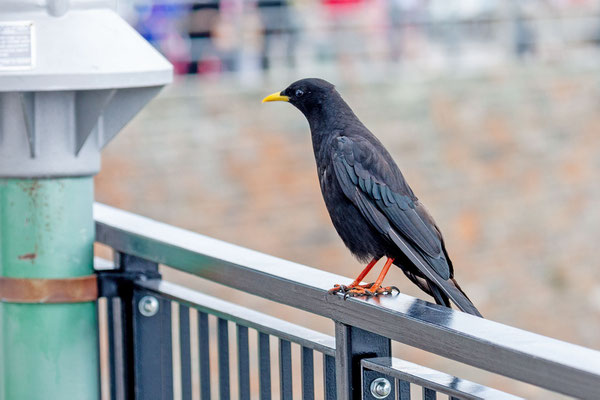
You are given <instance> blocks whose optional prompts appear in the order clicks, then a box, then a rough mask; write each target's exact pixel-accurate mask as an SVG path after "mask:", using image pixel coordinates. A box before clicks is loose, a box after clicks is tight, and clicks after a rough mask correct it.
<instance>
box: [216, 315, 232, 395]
mask: <svg viewBox="0 0 600 400" xmlns="http://www.w3.org/2000/svg"><path fill="white" fill-rule="evenodd" d="M217 339H218V349H219V399H221V400H229V397H230V388H229V329H228V327H227V320H225V319H222V318H219V321H218V326H217Z"/></svg>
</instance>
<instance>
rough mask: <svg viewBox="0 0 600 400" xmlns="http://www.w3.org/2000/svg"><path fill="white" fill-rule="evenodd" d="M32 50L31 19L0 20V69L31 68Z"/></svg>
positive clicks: (32, 61)
mask: <svg viewBox="0 0 600 400" xmlns="http://www.w3.org/2000/svg"><path fill="white" fill-rule="evenodd" d="M34 51H35V49H34V33H33V22H32V21H0V71H14V70H23V69H31V68H33V65H34V58H35V57H34V56H35V53H34Z"/></svg>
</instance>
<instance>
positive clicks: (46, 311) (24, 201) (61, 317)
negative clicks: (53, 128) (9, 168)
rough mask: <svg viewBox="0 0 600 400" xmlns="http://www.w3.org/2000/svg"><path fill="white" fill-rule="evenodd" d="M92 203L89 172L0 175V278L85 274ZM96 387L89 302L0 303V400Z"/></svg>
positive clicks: (67, 394) (82, 392)
mask: <svg viewBox="0 0 600 400" xmlns="http://www.w3.org/2000/svg"><path fill="white" fill-rule="evenodd" d="M92 204H93V179H92V177H82V178H66V179H0V276H4V277H12V278H71V277H78V276H85V275H90V274H92V273H93V243H94V221H93V216H92ZM99 392H100V390H99V358H98V328H97V314H96V303H95V302H87V303H70V304H18V303H6V302H4V303H3V302H0V400H37V399H60V400H66V399H77V400H81V399H98V398H99Z"/></svg>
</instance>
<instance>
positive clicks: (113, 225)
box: [94, 204, 600, 398]
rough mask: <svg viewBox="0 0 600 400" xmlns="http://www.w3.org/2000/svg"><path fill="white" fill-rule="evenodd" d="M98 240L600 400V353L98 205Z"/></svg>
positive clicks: (517, 376) (400, 339) (456, 357)
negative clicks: (363, 288) (365, 295)
mask: <svg viewBox="0 0 600 400" xmlns="http://www.w3.org/2000/svg"><path fill="white" fill-rule="evenodd" d="M94 218H95V220H96V237H97V239H96V240H97V241H98V242H101V243H104V244H106V245H108V246H111V247H112V248H114V249H115V250H117V251H120V252H124V253H128V254H132V255H135V256H138V257H141V258H144V259H147V260H150V261H154V262H158V263H161V264H165V265H168V266H171V267H174V268H176V269H178V270H181V271H185V272H188V273H190V274H193V275H196V276H199V277H202V278H205V279H208V280H211V281H213V282H217V283H220V284H223V285H226V286H230V287H233V288H235V289H239V290H243V291H245V292H248V293H251V294H254V295H257V296H260V297H263V298H266V299H269V300H273V301H276V302H280V303H283V304H287V305H289V306H292V307H296V308H299V309H303V310H306V311H309V312H312V313H314V314H318V315H321V316H324V317H327V318H331V319H333V320H336V321H338V322H341V323H343V324H346V325H352V326H356V327H358V328H361V329H364V330H368V331H371V332H374V333H377V334H379V335H382V336H385V337H388V338H390V339H392V340H396V341H398V342H401V343H405V344H407V345H410V346H413V347H417V348H420V349H423V350H426V351H429V352H432V353H435V354H438V355H441V356H444V357H447V358H450V359H453V360H457V361H461V362H464V363H466V364H468V365H472V366H475V367H478V368H482V369H485V370H488V371H491V372H495V373H499V374H501V375H504V376H507V377H510V378H514V379H517V380H521V381H524V382H529V383H532V384H534V385H537V386H540V387H544V388H547V389H550V390H554V391H556V392H559V393H564V394H567V395H571V396H576V397H580V398H600V352H598V351H596V350H592V349H587V348H584V347H581V346H577V345H574V344H570V343H566V342H562V341H559V340H556V339H552V338H548V337H545V336H542V335H538V334H535V333H531V332H528V331H524V330H521V329H517V328H513V327H510V326H506V325H503V324H500V323H497V322H493V321H489V320H485V319H481V318H477V317H474V316H471V315H468V314H464V313H462V312H458V311H454V310H450V309H447V308H443V307H440V306H437V305H434V304H430V303H428V302H425V301H423V300H419V299H415V298H412V297H410V296H407V295H404V294H399V295H397V296H393V297H379V298H371V299H357V298H351V299H348V300H344V299H343V298H342V297H341V296H332V295H329V294H328V292H327V289H329V288H330V287H331V286H332V285H333V284H334V283H349V282H350V279H348V278H346V277H342V276H339V275H335V274H331V273H328V272H325V271H321V270H317V269H314V268H310V267H307V266H303V265H300V264H297V263H293V262H290V261H286V260H282V259H279V258H276V257H273V256H269V255H266V254H263V253H260V252H257V251H253V250H249V249H245V248H243V247H240V246H236V245H233V244H230V243H226V242H223V241H220V240H216V239H213V238H209V237H207V236H204V235H200V234H197V233H194V232H190V231H187V230H184V229H181V228H177V227H174V226H171V225H168V224H164V223H160V222H156V221H153V220H151V219H148V218H145V217H141V216H138V215H135V214H132V213H129V212H126V211H122V210H118V209H115V208H112V207H109V206H106V205H103V204H95V206H94Z"/></svg>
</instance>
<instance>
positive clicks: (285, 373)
mask: <svg viewBox="0 0 600 400" xmlns="http://www.w3.org/2000/svg"><path fill="white" fill-rule="evenodd" d="M279 390H280V398H281V399H282V400H291V399H292V347H291V344H290V342H289V341H287V340H285V339H279Z"/></svg>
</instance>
